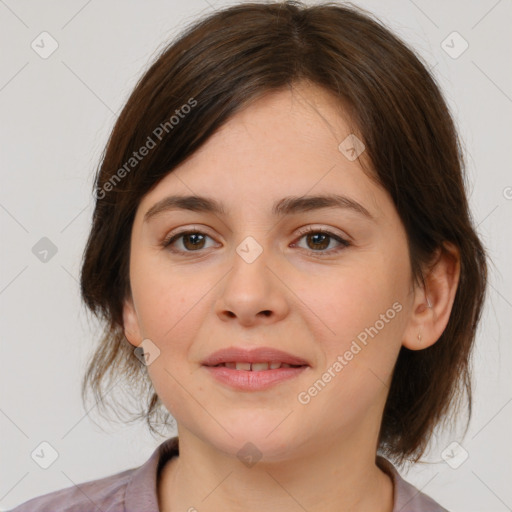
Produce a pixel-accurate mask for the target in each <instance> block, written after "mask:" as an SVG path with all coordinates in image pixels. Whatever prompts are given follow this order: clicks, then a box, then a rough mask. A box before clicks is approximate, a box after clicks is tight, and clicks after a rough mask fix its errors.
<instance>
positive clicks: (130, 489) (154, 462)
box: [10, 437, 448, 512]
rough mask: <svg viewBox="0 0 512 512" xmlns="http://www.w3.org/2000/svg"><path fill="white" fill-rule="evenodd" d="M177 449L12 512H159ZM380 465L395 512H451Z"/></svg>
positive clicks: (168, 447)
mask: <svg viewBox="0 0 512 512" xmlns="http://www.w3.org/2000/svg"><path fill="white" fill-rule="evenodd" d="M178 448H179V447H178V437H172V438H170V439H167V440H166V441H164V442H163V443H162V444H160V446H158V447H157V448H156V449H155V451H154V452H153V454H152V455H151V457H150V458H149V459H148V460H147V461H146V462H145V463H144V464H143V465H142V466H139V467H137V468H132V469H127V470H126V471H122V472H121V473H116V474H114V475H110V476H107V477H104V478H100V479H97V480H91V481H89V482H85V483H81V484H79V486H72V487H67V488H65V489H61V490H58V491H53V492H50V493H47V494H44V495H42V496H38V497H36V498H32V499H30V500H28V501H26V502H24V503H22V504H21V505H18V506H17V507H16V508H14V509H12V510H11V511H10V512H160V511H159V508H158V494H157V482H158V477H159V475H160V471H161V470H162V468H163V466H164V465H165V463H166V462H167V461H168V460H169V459H170V458H171V457H174V456H177V455H178V454H179V450H178ZM377 464H378V466H379V467H380V468H381V469H382V470H383V471H385V472H386V473H388V474H389V475H390V476H391V478H392V480H393V484H394V506H393V512H448V511H447V510H446V509H444V508H442V507H441V506H440V505H439V504H437V503H436V502H435V501H434V500H432V499H431V498H429V497H428V496H426V495H425V494H423V493H422V492H420V491H418V490H417V489H416V488H415V487H414V486H412V485H411V484H409V483H408V482H406V481H405V480H403V479H402V477H401V476H400V475H399V474H398V472H397V470H396V469H395V467H394V466H393V465H392V464H391V463H390V462H389V461H388V460H387V459H385V458H383V457H380V456H379V457H378V458H377Z"/></svg>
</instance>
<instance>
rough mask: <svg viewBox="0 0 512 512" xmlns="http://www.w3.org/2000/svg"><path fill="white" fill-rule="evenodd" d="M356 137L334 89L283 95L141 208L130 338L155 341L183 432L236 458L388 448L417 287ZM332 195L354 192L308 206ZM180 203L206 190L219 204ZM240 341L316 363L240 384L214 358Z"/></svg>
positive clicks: (165, 389) (239, 118)
mask: <svg viewBox="0 0 512 512" xmlns="http://www.w3.org/2000/svg"><path fill="white" fill-rule="evenodd" d="M350 134H351V131H350V128H349V126H348V125H347V124H346V121H345V120H344V117H343V115H342V112H341V111H340V109H339V107H338V106H337V104H336V102H335V100H334V99H333V98H332V97H330V96H329V95H328V94H327V93H326V92H324V91H323V90H322V89H319V88H316V87H313V86H310V85H307V86H306V85H300V86H296V88H295V90H294V91H293V92H292V91H290V90H284V91H280V92H275V93H272V94H270V95H268V96H266V97H264V98H262V99H259V100H257V101H256V102H254V103H252V104H251V105H250V106H249V107H247V108H246V109H245V110H243V111H241V112H239V113H238V114H237V115H235V116H234V117H233V118H232V119H231V120H230V121H229V122H227V123H226V124H225V125H224V126H223V127H222V128H221V129H220V130H219V131H217V132H216V133H215V135H213V136H212V137H211V138H210V139H209V140H208V142H207V143H206V144H204V145H203V146H202V148H201V149H200V150H198V151H197V152H196V153H195V154H194V155H192V156H191V157H190V158H189V159H188V160H187V161H186V162H184V163H183V164H181V165H180V166H179V167H178V168H176V169H175V170H174V171H173V172H171V173H169V174H168V175H167V176H166V177H165V178H164V179H163V180H162V181H160V182H159V183H158V184H157V186H156V187H155V188H154V189H152V190H151V191H150V192H149V193H148V194H147V195H146V196H145V197H144V198H143V200H142V201H141V203H140V205H139V207H138V210H137V213H136V216H135V220H134V224H133V230H132V238H131V255H130V282H131V289H132V297H131V298H130V299H129V300H127V301H126V303H125V309H124V321H125V333H126V336H127V338H128V340H129V341H130V343H132V344H133V345H139V344H140V343H141V341H142V340H150V343H149V344H148V341H145V342H144V343H146V350H147V351H148V352H149V357H150V359H149V365H148V372H149V375H150V378H151V380H152V382H153V385H154V387H155V390H156V392H157V394H158V395H159V397H160V399H161V400H162V402H163V403H164V404H165V406H166V407H167V409H168V410H169V411H170V413H171V414H172V415H173V417H174V418H175V419H176V421H177V423H178V430H179V433H180V435H181V434H182V432H185V431H187V432H190V433H192V434H193V435H194V436H196V437H197V438H199V439H201V440H202V441H204V442H206V443H208V444H209V445H210V446H213V447H215V448H217V449H219V450H222V451H223V452H224V453H228V454H236V453H237V451H238V450H239V449H240V448H241V447H242V446H244V445H245V443H246V442H248V441H250V442H252V443H253V444H254V445H256V447H257V448H258V449H259V450H260V451H261V452H262V453H263V454H264V455H265V456H266V457H267V458H268V459H269V460H270V459H274V460H278V459H280V458H284V457H289V456H290V453H292V452H293V453H294V454H297V453H308V452H313V451H314V450H318V447H319V445H320V444H322V443H323V444H324V445H326V446H332V444H333V443H337V444H340V443H341V444H342V443H347V444H348V443H350V445H351V446H363V445H364V443H366V444H368V443H370V445H371V449H372V450H374V449H375V442H376V436H377V434H378V430H379V427H380V421H381V415H382V409H383V406H384V403H385V399H386V395H387V391H388V386H389V382H390V376H391V373H392V370H393V366H394V363H395V361H396V358H397V356H398V352H399V349H400V347H401V344H402V339H403V336H404V332H405V329H406V327H407V323H408V320H409V316H410V312H411V310H412V305H413V298H412V292H411V290H412V280H411V273H410V262H409V259H408V246H407V240H406V234H405V231H404V229H403V226H402V224H401V221H400V219H399V217H398V214H397V212H396V210H395V208H394V205H393V203H392V201H391V199H390V197H389V196H388V194H387V193H386V192H385V191H384V190H383V189H382V188H380V187H379V186H378V185H377V184H375V182H373V181H372V180H371V179H370V178H368V176H366V174H365V173H364V172H363V170H362V167H361V165H360V163H359V161H358V160H360V159H362V158H364V157H365V153H364V152H363V153H362V154H361V155H360V157H359V159H357V158H356V159H353V158H349V157H351V156H352V153H351V152H350V151H348V152H347V151H346V149H347V147H349V146H350V144H348V145H347V142H345V143H344V145H342V149H341V150H340V149H339V145H340V143H341V142H342V141H344V140H345V139H346V138H347V136H349V135H350ZM350 140H351V139H348V141H350ZM335 195H337V196H340V197H343V198H344V199H343V200H342V201H341V202H339V203H333V204H329V206H326V204H327V203H326V202H325V201H324V202H323V203H322V202H321V201H318V200H317V201H309V202H307V201H304V200H305V199H307V198H309V199H310V198H311V197H312V196H315V197H316V196H319V197H331V198H332V197H333V196H335ZM170 196H201V197H205V198H208V199H209V200H212V201H214V202H215V203H217V204H218V205H219V206H220V207H221V208H222V211H215V212H214V211H209V209H208V208H203V207H200V205H201V204H202V205H203V206H204V205H205V203H204V202H203V203H198V202H197V201H196V202H195V205H196V206H195V207H194V208H192V209H189V208H187V207H186V204H181V206H180V205H177V204H176V202H175V201H174V202H172V201H169V200H166V198H169V197H170ZM285 198H292V199H301V201H299V202H295V203H294V202H293V201H290V200H288V201H286V200H285ZM187 204H188V205H189V206H190V205H191V203H190V202H188V203H187ZM198 205H199V206H198ZM275 205H278V206H280V208H274V206H275ZM308 205H309V206H308ZM304 206H307V207H304ZM146 214H148V215H146ZM190 232H192V234H191V233H190ZM184 233H185V234H184ZM187 233H188V234H187ZM169 242H170V243H169ZM230 347H235V348H240V349H242V350H243V349H253V348H257V347H270V348H273V349H277V350H280V351H283V352H286V353H288V354H291V355H293V356H296V357H298V358H300V359H302V360H303V361H304V362H306V363H307V364H306V365H305V366H302V367H301V368H299V369H298V370H295V369H287V370H285V371H284V372H283V369H281V370H277V372H279V371H280V372H281V373H280V375H283V374H284V373H286V378H284V379H282V380H279V379H278V381H276V382H274V383H273V384H272V383H270V384H268V383H267V385H266V387H265V386H264V385H262V384H261V383H262V382H264V381H265V379H267V381H268V380H269V379H270V378H269V377H265V376H261V377H258V376H257V377H258V378H257V379H256V380H254V381H251V382H256V384H255V387H252V388H250V389H249V388H245V387H236V386H235V385H234V384H233V382H234V381H233V380H229V379H234V378H235V377H236V376H235V377H233V373H234V372H244V373H245V376H243V375H242V374H241V373H239V374H237V375H240V377H239V380H238V381H237V382H240V380H241V381H242V382H245V383H247V382H249V380H250V378H252V377H250V376H247V373H248V372H247V373H246V370H237V369H230V368H224V369H223V370H221V371H219V370H212V369H211V368H209V367H207V366H204V364H203V363H204V361H205V360H206V359H207V358H208V357H209V356H210V355H211V354H212V353H214V352H215V351H218V350H220V349H225V348H230ZM272 357H273V356H272ZM269 358H271V357H270V356H269ZM265 371H268V372H273V371H274V370H263V371H262V372H261V373H263V372H265ZM221 373H222V374H224V375H226V374H229V375H231V377H228V381H226V380H222V379H220V378H218V375H220V374H221ZM252 373H253V374H254V372H252ZM268 375H270V373H269V374H268ZM258 379H259V380H258ZM270 380H271V379H270ZM267 381H265V382H267ZM258 383H259V384H258Z"/></svg>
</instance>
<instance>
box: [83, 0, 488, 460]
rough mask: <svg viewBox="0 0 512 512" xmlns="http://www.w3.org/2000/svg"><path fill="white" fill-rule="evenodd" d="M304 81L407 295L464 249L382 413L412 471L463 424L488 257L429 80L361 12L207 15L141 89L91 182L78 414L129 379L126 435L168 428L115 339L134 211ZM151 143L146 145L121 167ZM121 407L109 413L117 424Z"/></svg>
mask: <svg viewBox="0 0 512 512" xmlns="http://www.w3.org/2000/svg"><path fill="white" fill-rule="evenodd" d="M303 80H305V81H309V82H310V83H314V84H316V85H319V86H321V87H323V88H324V89H325V90H327V91H329V92H330V93H331V94H332V95H333V96H334V97H336V98H337V99H338V101H339V104H340V105H342V106H343V108H344V109H345V112H347V113H348V114H349V117H350V121H351V122H352V123H354V124H355V126H356V127H357V134H358V135H357V136H358V137H359V138H360V139H361V140H362V141H363V142H364V144H365V146H366V152H365V155H366V157H367V158H369V161H370V162H371V164H372V168H373V171H372V178H373V179H375V180H376V181H377V182H378V183H379V184H380V185H381V186H382V187H383V188H384V189H385V190H386V191H387V192H388V193H389V194H390V196H391V197H392V199H393V201H394V204H395V206H396V209H397V212H398V214H399V216H400V218H401V220H402V222H403V225H404V227H405V230H406V233H407V237H408V242H409V252H410V261H411V267H412V271H413V276H414V280H415V283H420V282H422V281H423V278H424V271H425V265H426V263H427V262H428V261H429V260H430V259H431V257H432V256H433V254H434V253H435V251H436V249H437V248H443V243H444V242H445V241H448V242H451V243H452V244H454V245H455V246H456V247H457V248H458V249H459V250H460V255H461V262H460V265H461V266H460V269H461V270H460V272H461V273H460V280H459V285H458V289H457V293H456V296H455V301H454V304H453V308H452V312H451V316H450V319H449V322H448V325H447V327H446V329H445V331H444V332H443V334H442V336H441V337H440V339H439V340H438V341H437V342H436V343H434V345H432V346H431V347H429V348H427V349H424V350H419V351H411V350H408V349H406V348H404V347H402V348H401V351H400V354H399V357H398V360H397V362H396V366H395V370H394V374H393V378H392V383H391V388H390V391H389V396H388V399H387V402H386V406H385V410H384V415H383V420H382V425H381V431H380V439H379V447H380V449H381V451H382V452H383V453H384V454H387V455H388V456H390V457H391V458H392V459H394V460H395V461H396V462H398V463H400V462H403V461H404V460H406V458H409V459H411V458H412V459H413V460H418V459H419V457H420V456H421V455H422V453H424V451H425V449H426V446H427V443H428V440H429V438H430V436H431V434H432V432H433V430H434V428H435V427H436V426H437V425H438V424H439V423H440V422H441V420H443V419H446V418H447V417H451V416H450V414H449V412H450V411H451V412H453V411H454V410H455V408H456V407H455V406H458V405H460V403H461V400H460V399H461V397H463V396H465V397H466V398H467V403H468V404H469V408H468V411H469V416H470V415H471V382H470V372H469V361H470V353H471V348H472V345H473V341H474V338H475V334H476V328H477V324H478V321H479V319H480V315H481V309H482V305H483V301H484V296H485V290H486V281H487V266H486V254H485V251H484V248H483V247H482V244H481V242H480V240H479V239H478V237H477V235H476V233H475V229H474V227H473V221H472V219H471V215H470V211H469V207H468V202H467V198H466V193H465V186H466V183H465V182H464V179H465V175H464V174H463V170H464V158H463V153H462V149H461V145H460V142H459V139H458V136H457V132H456V129H455V126H454V122H453V120H452V117H451V115H450V113H449V110H448V108H447V105H446V103H445V101H444V99H443V96H442V94H441V92H440V88H439V86H438V85H437V84H436V81H435V79H434V78H433V76H432V75H431V74H430V73H429V71H428V70H427V68H426V65H425V64H424V63H422V61H421V59H420V57H418V56H417V55H416V54H415V53H414V52H413V51H412V50H411V49H410V48H409V47H408V46H407V45H406V44H404V42H402V41H401V40H400V39H398V38H397V37H396V36H395V35H393V34H392V33H391V32H390V31H389V30H388V29H386V28H385V27H384V26H383V25H382V23H381V22H380V21H379V20H377V19H374V18H373V16H372V15H371V14H370V13H368V12H366V11H363V10H362V9H361V8H356V7H353V6H346V5H340V4H337V3H335V2H329V3H324V4H322V5H315V6H305V5H303V4H302V3H300V2H297V1H287V2H282V3H267V4H262V3H244V4H240V5H235V6H231V7H229V8H225V9H223V10H220V11H216V12H214V13H213V14H211V15H209V16H208V17H206V18H204V19H202V20H200V21H198V22H196V23H194V24H193V25H192V26H190V27H188V28H187V29H186V31H184V33H183V34H182V35H181V36H180V38H179V39H178V40H176V41H175V42H172V43H171V44H170V45H169V46H168V47H167V48H165V49H164V51H163V52H161V54H160V56H159V57H158V58H157V59H156V60H155V62H154V63H153V64H152V65H151V66H150V68H149V69H148V70H147V72H145V73H144V75H143V76H142V78H141V79H140V80H139V82H138V84H137V85H136V87H135V89H134V91H133V93H132V94H131V96H130V98H129V99H128V102H127V103H126V105H125V107H124V109H123V111H122V112H121V114H120V116H119V119H118V120H117V123H116V125H115V127H114V129H113V131H112V134H111V136H110V139H109V141H108V144H107V146H106V149H105V152H104V154H103V157H102V162H101V165H100V167H99V169H98V172H97V175H96V182H95V194H96V205H95V210H94V216H93V223H92V229H91V232H90V235H89V239H88V242H87V246H86V249H85V252H84V258H83V263H82V272H81V292H82V297H83V300H84V301H85V304H86V305H87V306H88V307H89V309H90V310H91V311H92V312H93V313H94V314H95V315H97V316H98V317H99V318H100V319H101V320H102V321H103V323H104V326H105V329H104V334H103V337H102V339H101V343H100V345H99V347H98V348H97V350H96V352H95V353H94V354H93V357H92V358H91V360H90V361H89V365H88V368H87V372H86V374H85V376H84V379H83V382H82V399H83V400H84V402H85V397H86V395H87V390H88V389H89V388H90V389H92V390H93V392H94V395H95V397H96V398H97V400H98V403H99V405H100V406H102V407H104V401H105V400H106V399H109V400H112V401H114V402H116V400H115V399H114V395H113V394H110V390H111V389H112V388H111V387H110V388H108V390H107V385H110V384H114V386H115V385H116V384H117V382H119V381H120V380H121V379H126V380H127V381H128V383H129V384H130V385H131V386H132V387H133V390H134V391H130V392H129V393H127V395H128V396H131V397H136V404H137V405H138V406H139V408H140V410H139V411H138V412H139V414H138V415H135V416H134V415H133V414H132V415H131V416H130V418H131V421H134V420H136V419H140V418H145V419H146V421H147V423H148V425H149V428H150V430H151V432H157V430H156V429H155V428H154V425H155V424H156V423H155V422H156V420H157V417H159V418H161V419H162V423H163V424H166V422H167V420H168V419H169V418H170V415H169V413H168V412H167V411H165V409H164V408H163V406H162V405H163V404H162V403H161V402H160V400H159V398H158V396H157V395H156V393H155V392H154V389H153V387H152V385H151V382H150V380H149V377H148V375H147V372H146V368H145V366H144V365H143V364H141V363H140V362H139V360H138V359H137V358H136V357H135V355H134V350H133V346H132V345H130V344H129V343H128V341H127V340H126V338H125V336H124V333H123V327H122V326H123V319H122V306H123V300H124V299H125V297H127V296H129V294H130V283H129V274H128V268H129V250H130V235H131V228H132V224H133V219H134V215H135V211H136V209H137V206H138V204H139V202H140V200H141V198H142V197H143V196H144V195H145V194H146V193H147V192H148V191H149V190H151V189H152V187H154V186H155V185H156V184H157V183H158V182H159V181H160V180H161V179H162V178H164V177H165V176H166V175H167V174H168V173H169V172H172V170H173V169H174V168H175V167H177V166H178V165H179V164H180V163H181V162H183V161H184V160H185V159H186V158H187V157H189V156H190V155H191V154H192V153H194V151H196V150H197V149H198V148H199V147H200V146H201V145H202V144H204V143H205V141H206V140H207V139H208V138H209V137H210V136H211V135H212V134H213V133H214V132H215V131H216V130H217V129H218V128H219V127H221V126H222V125H223V124H224V123H225V122H226V121H227V120H228V119H229V118H230V117H231V116H233V114H235V113H236V112H237V111H239V110H240V109H241V108H243V107H246V106H247V105H248V104H249V103H250V102H252V101H254V100H255V99H257V98H259V97H261V96H262V95H263V94H266V93H269V92H272V91H275V90H278V89H281V88H283V87H287V86H288V87H290V86H292V85H293V84H295V83H297V82H299V81H303ZM185 105H190V106H191V108H188V109H185ZM192 105H194V106H193V107H192ZM185 112H186V115H181V113H185ZM173 117H174V118H175V120H174V121H173V120H172V118H173ZM178 117H179V119H178ZM176 120H177V122H176ZM164 131H165V134H164ZM157 135H159V136H157ZM149 139H151V140H152V141H153V142H154V143H155V144H156V145H155V146H154V147H152V148H151V149H150V151H148V152H146V153H147V154H146V156H144V158H141V159H140V160H139V159H137V160H136V161H135V160H131V159H134V156H133V155H134V151H137V150H138V149H139V148H141V147H142V146H144V145H145V146H146V147H148V146H149V145H150V143H149ZM157 139H158V140H157ZM128 162H129V163H130V164H129V165H127V163H128ZM132 164H133V165H132ZM132 168H133V170H132ZM122 169H124V171H122ZM114 380H115V381H116V382H114ZM104 393H105V394H104ZM106 393H109V395H110V396H107V395H106ZM142 397H146V401H145V402H143V401H141V398H142ZM140 404H142V407H141V405H140ZM121 406H122V404H121V402H117V407H118V409H117V410H119V407H121ZM114 410H115V409H114ZM115 412H116V414H117V411H115ZM130 414H131V412H130ZM160 415H163V416H160ZM118 417H119V415H118Z"/></svg>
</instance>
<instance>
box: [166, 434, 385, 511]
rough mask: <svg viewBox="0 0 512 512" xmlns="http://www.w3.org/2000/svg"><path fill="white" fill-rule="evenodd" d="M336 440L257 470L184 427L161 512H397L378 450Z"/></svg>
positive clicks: (354, 441)
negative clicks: (379, 460)
mask: <svg viewBox="0 0 512 512" xmlns="http://www.w3.org/2000/svg"><path fill="white" fill-rule="evenodd" d="M335 439H336V440H337V442H336V441H334V440H331V439H323V440H322V441H323V442H322V444H321V445H318V444H317V445H315V448H314V450H313V449H311V450H309V449H308V448H304V449H302V450H301V451H300V452H298V451H297V453H296V455H294V456H293V457H288V458H286V460H279V461H273V462H264V460H263V459H262V460H260V461H258V462H257V463H256V464H254V465H252V466H251V465H245V464H244V463H242V462H241V461H240V460H239V459H238V458H237V457H236V455H235V456H233V455H229V454H226V453H225V452H221V451H219V450H217V449H215V448H213V447H212V446H211V445H207V444H205V443H204V442H203V441H202V440H200V439H199V438H198V437H196V436H195V435H194V434H192V433H191V432H190V431H188V430H184V431H183V432H180V435H179V445H180V455H179V457H174V458H173V459H171V460H170V461H169V463H167V464H166V465H165V467H164V468H163V470H162V474H161V477H160V483H159V490H158V495H159V502H160V511H161V512H170V511H174V510H184V511H191V512H194V511H195V510H198V511H201V512H210V511H211V512H213V511H218V510H224V511H226V512H242V511H244V512H256V511H261V510H280V511H282V512H288V511H290V512H291V511H294V512H296V511H297V510H300V509H302V510H307V511H308V512H319V511H322V512H331V511H332V512H335V511H336V512H342V511H348V510H350V511H351V512H360V511H361V512H362V511H367V510H372V511H374V512H392V510H393V484H392V480H391V478H390V477H389V476H388V475H387V474H386V473H384V472H383V471H382V470H381V469H380V468H378V467H377V465H376V464H375V451H373V450H371V449H369V448H372V447H371V446H370V447H369V446H368V443H367V442H365V443H363V442H361V440H357V439H350V442H340V441H339V434H338V435H337V437H336V438H335Z"/></svg>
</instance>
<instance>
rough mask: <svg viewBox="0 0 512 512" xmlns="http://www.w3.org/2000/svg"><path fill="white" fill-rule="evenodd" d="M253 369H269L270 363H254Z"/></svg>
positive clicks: (257, 370) (254, 370)
mask: <svg viewBox="0 0 512 512" xmlns="http://www.w3.org/2000/svg"><path fill="white" fill-rule="evenodd" d="M251 370H252V371H253V372H261V371H262V370H268V363H252V364H251Z"/></svg>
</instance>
